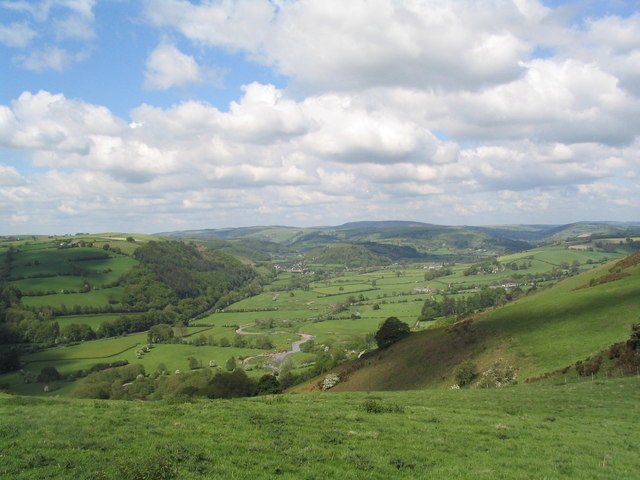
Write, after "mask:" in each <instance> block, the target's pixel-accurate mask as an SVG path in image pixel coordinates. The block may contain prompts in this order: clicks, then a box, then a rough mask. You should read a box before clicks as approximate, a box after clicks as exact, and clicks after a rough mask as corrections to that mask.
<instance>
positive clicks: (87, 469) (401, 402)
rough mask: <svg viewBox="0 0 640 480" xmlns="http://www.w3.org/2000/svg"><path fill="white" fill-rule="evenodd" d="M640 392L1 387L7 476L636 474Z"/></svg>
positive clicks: (0, 439)
mask: <svg viewBox="0 0 640 480" xmlns="http://www.w3.org/2000/svg"><path fill="white" fill-rule="evenodd" d="M639 396H640V377H627V378H619V379H607V380H603V381H596V382H591V381H589V380H587V381H583V382H580V383H570V384H567V385H564V384H561V385H553V384H551V385H521V386H516V387H509V388H504V389H497V390H493V389H490V390H458V391H451V390H447V391H435V390H431V391H405V392H370V393H365V392H354V393H325V394H305V395H281V396H277V397H274V396H265V397H255V398H244V399H234V400H195V401H194V402H193V403H178V404H175V403H167V402H164V401H159V402H122V401H120V402H118V401H108V400H103V401H95V400H66V399H61V398H58V399H54V398H28V397H13V396H9V395H4V394H0V432H2V435H0V451H2V452H7V451H11V452H12V454H11V455H4V456H3V461H2V462H0V476H2V477H5V478H12V479H16V480H27V479H29V480H30V479H32V478H50V479H67V478H70V477H72V478H95V479H115V480H120V479H122V480H125V479H126V480H128V479H131V478H154V479H170V478H171V479H176V480H183V479H184V480H196V479H209V478H236V479H270V478H274V477H278V478H288V479H301V478H304V479H321V478H344V479H388V478H456V479H477V478H487V479H530V478H532V472H535V477H536V478H580V479H594V480H596V479H597V480H631V479H634V478H636V477H637V466H638V464H637V460H638V457H639V456H640V432H639V431H638V429H637V418H638V404H637V399H638V397H639ZM71 418H72V419H73V421H69V420H70V419H71ZM96 431H99V432H100V435H99V436H96V435H95V432H96ZM594 432H597V440H595V439H594ZM134 445H135V448H133V446H134ZM246 452H250V455H249V456H248V455H247V454H246Z"/></svg>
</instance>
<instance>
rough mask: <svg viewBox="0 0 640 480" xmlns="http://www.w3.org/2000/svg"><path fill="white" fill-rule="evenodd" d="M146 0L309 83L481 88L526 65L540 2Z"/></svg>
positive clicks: (221, 43)
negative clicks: (528, 33) (199, 0)
mask: <svg viewBox="0 0 640 480" xmlns="http://www.w3.org/2000/svg"><path fill="white" fill-rule="evenodd" d="M518 3H519V5H518V6H516V5H514V3H513V2H510V1H506V0H501V1H500V0H499V1H496V2H491V3H487V2H479V1H474V0H464V1H458V2H448V1H443V0H438V1H432V2H401V1H397V0H372V1H366V2H365V1H363V0H353V1H349V2H342V1H339V0H324V1H322V2H318V1H310V0H300V1H292V2H281V3H278V4H277V7H276V6H275V4H273V3H271V2H268V1H267V0H260V1H248V0H244V1H242V0H240V1H236V2H231V1H227V2H222V3H215V4H211V3H205V4H199V5H196V4H192V3H190V2H187V1H184V0H162V1H160V0H148V1H147V15H148V16H149V18H150V19H151V20H152V22H153V23H154V24H155V25H157V26H171V27H173V28H175V29H176V30H178V31H179V32H180V33H182V34H183V35H184V36H185V37H187V38H189V39H191V40H192V41H193V42H194V43H197V44H204V45H208V46H218V47H223V48H227V49H229V50H231V51H236V50H243V51H245V52H246V53H247V55H248V56H249V57H250V58H252V59H256V60H259V61H261V62H263V63H265V64H267V65H270V66H273V67H274V68H276V69H277V70H278V71H280V72H281V73H283V74H284V75H287V76H289V77H292V78H293V79H294V80H295V81H296V82H297V83H298V84H299V85H301V86H303V87H304V88H306V89H309V90H318V89H357V88H361V87H362V86H372V85H386V86H392V85H403V86H412V87H420V88H424V87H435V88H443V89H451V88H454V89H456V88H477V87H480V86H482V85H487V84H495V83H501V82H503V81H505V80H509V79H513V78H516V77H517V76H518V75H520V74H521V73H522V68H521V67H520V65H519V61H520V60H521V59H523V58H525V57H526V56H527V55H528V52H529V51H530V49H531V45H530V44H529V42H528V41H523V40H522V39H521V38H519V35H518V33H519V32H521V31H522V30H524V29H526V28H527V27H528V26H529V25H530V24H532V23H533V22H535V21H536V20H539V18H540V17H541V16H544V8H543V7H542V6H541V5H540V4H539V2H534V1H530V2H518Z"/></svg>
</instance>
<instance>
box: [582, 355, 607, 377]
mask: <svg viewBox="0 0 640 480" xmlns="http://www.w3.org/2000/svg"><path fill="white" fill-rule="evenodd" d="M601 364H602V356H601V355H597V356H595V357H592V358H588V359H586V360H585V361H578V362H576V372H578V375H580V376H581V377H588V376H589V375H593V374H594V373H598V371H599V370H600V365H601Z"/></svg>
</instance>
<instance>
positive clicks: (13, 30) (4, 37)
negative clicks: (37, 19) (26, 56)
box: [0, 22, 37, 48]
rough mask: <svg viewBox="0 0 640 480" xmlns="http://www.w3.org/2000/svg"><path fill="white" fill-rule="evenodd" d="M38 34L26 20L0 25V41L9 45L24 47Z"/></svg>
mask: <svg viewBox="0 0 640 480" xmlns="http://www.w3.org/2000/svg"><path fill="white" fill-rule="evenodd" d="M36 36H37V32H36V31H35V30H33V29H32V28H31V27H29V25H28V24H27V23H25V22H13V23H10V24H8V25H0V43H4V44H5V45H7V46H8V47H20V48H24V47H26V46H27V45H29V43H31V41H32V40H33V39H34V38H35V37H36Z"/></svg>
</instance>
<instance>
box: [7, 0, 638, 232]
mask: <svg viewBox="0 0 640 480" xmlns="http://www.w3.org/2000/svg"><path fill="white" fill-rule="evenodd" d="M0 62H1V65H0V234H11V233H67V232H68V233H75V232H85V231H86V232H104V231H127V232H141V233H142V232H148V233H151V232H158V231H168V230H182V229H192V228H220V227H234V226H247V225H267V224H280V225H296V226H312V225H336V224H340V223H344V222H348V221H356V220H387V219H404V220H417V221H423V222H432V223H440V224H449V225H461V224H468V225H478V224H497V223H568V222H573V221H579V220H621V221H627V220H640V218H638V212H639V211H640V177H639V175H640V1H636V0H627V1H624V0H602V1H598V0H594V1H589V0H582V1H561V0H349V1H344V0H201V1H187V0H129V1H128V0H0Z"/></svg>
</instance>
